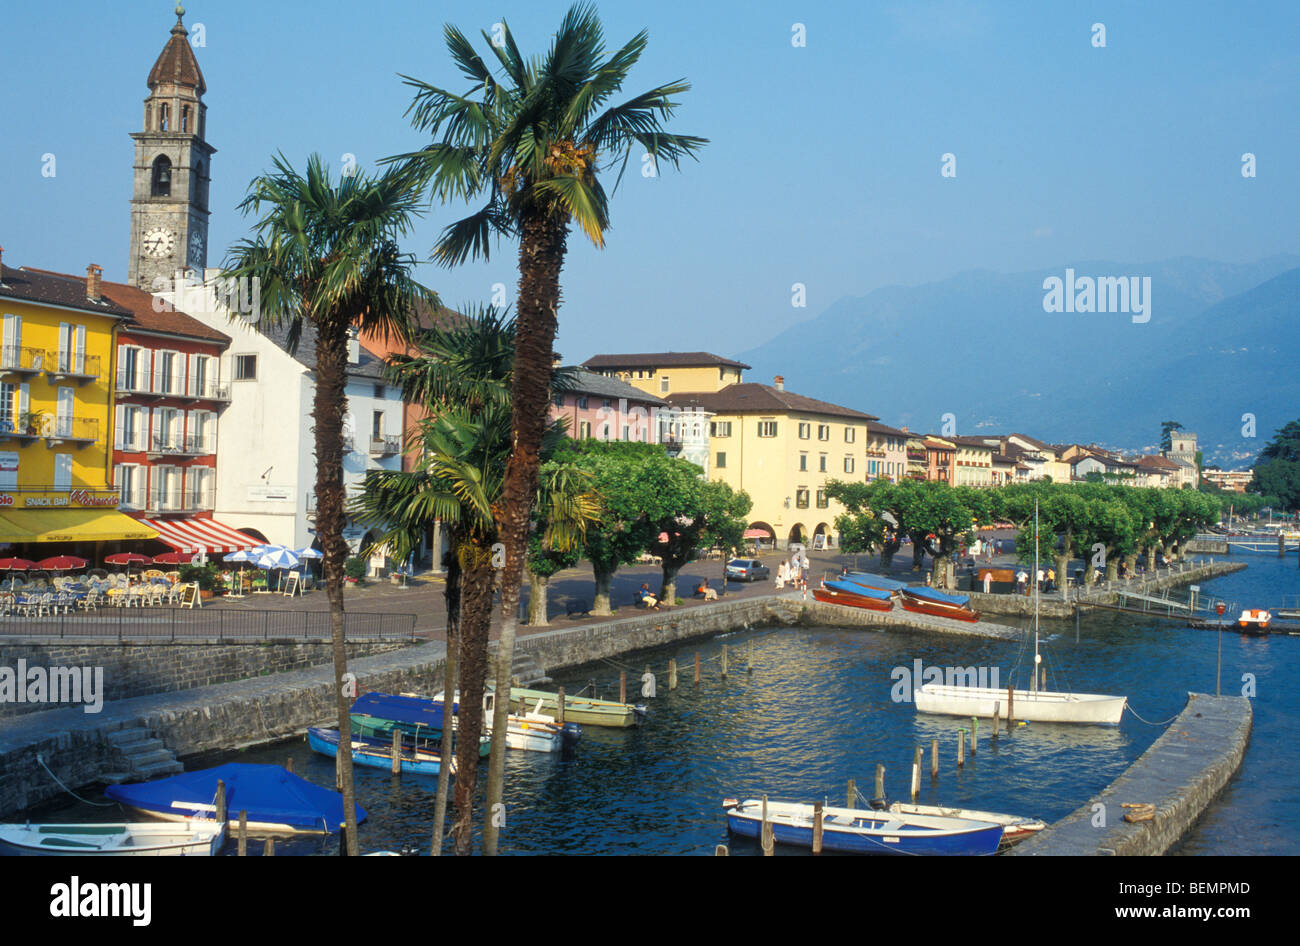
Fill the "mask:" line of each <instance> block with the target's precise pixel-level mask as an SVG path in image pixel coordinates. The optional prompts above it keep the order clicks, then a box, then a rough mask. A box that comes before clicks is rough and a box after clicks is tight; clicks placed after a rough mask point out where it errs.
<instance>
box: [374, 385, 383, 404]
mask: <svg viewBox="0 0 1300 946" xmlns="http://www.w3.org/2000/svg"><path fill="white" fill-rule="evenodd" d="M375 397H376V398H377V399H379V400H381V401H382V400H383V399H384V386H383V385H382V384H376V385H375Z"/></svg>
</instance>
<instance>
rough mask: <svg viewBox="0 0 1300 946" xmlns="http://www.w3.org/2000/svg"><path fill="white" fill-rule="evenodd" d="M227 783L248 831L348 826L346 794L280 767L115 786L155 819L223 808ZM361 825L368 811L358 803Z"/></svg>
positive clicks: (324, 830)
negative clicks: (220, 795) (221, 793)
mask: <svg viewBox="0 0 1300 946" xmlns="http://www.w3.org/2000/svg"><path fill="white" fill-rule="evenodd" d="M218 782H222V783H224V784H225V789H226V812H227V814H228V815H230V814H233V815H234V816H235V817H236V818H238V817H239V812H241V811H245V812H247V813H248V830H249V831H251V832H255V833H257V834H331V833H333V832H335V831H337V830H338V829H339V828H340V827H341V826H342V824H343V820H344V819H343V796H342V795H340V794H339V793H338V792H332V791H330V790H329V789H326V788H321V787H320V786H319V785H314V784H312V783H311V782H309V781H307V780H306V779H305V778H299V777H298V776H297V775H294V774H293V773H292V772H290V771H289V770H288V769H286V768H284V767H283V766H279V765H254V764H249V763H239V762H229V763H227V764H225V765H218V766H216V767H215V768H211V769H202V770H200V771H197V772H182V773H181V774H180V775H172V776H170V777H168V778H161V779H156V780H155V781H152V782H136V783H133V784H130V785H110V786H108V788H106V789H105V790H104V794H105V795H107V796H108V797H109V798H111V799H112V800H113V801H115V802H119V803H121V804H123V805H126V806H127V807H128V808H132V809H134V810H136V811H139V812H141V813H143V814H145V815H147V816H148V817H150V818H157V819H159V820H162V821H189V820H192V819H194V818H195V816H196V815H206V816H208V817H212V816H214V815H215V813H216V811H217V804H216V801H217V783H218ZM356 814H357V823H358V824H360V823H361V822H363V821H365V820H366V810H365V809H364V808H362V807H361V806H360V805H357V806H356Z"/></svg>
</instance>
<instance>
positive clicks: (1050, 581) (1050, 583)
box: [1047, 568, 1056, 591]
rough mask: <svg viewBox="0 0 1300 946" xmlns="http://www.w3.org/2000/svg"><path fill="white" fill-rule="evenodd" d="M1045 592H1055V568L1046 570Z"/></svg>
mask: <svg viewBox="0 0 1300 946" xmlns="http://www.w3.org/2000/svg"><path fill="white" fill-rule="evenodd" d="M1047 590H1048V591H1055V590H1056V569H1055V568H1048V569H1047Z"/></svg>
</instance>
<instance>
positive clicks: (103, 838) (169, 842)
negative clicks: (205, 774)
mask: <svg viewBox="0 0 1300 946" xmlns="http://www.w3.org/2000/svg"><path fill="white" fill-rule="evenodd" d="M225 840H226V823H225V822H224V821H209V820H206V819H200V818H192V819H189V820H188V821H183V822H177V823H152V824H151V823H147V822H146V823H138V824H137V823H130V822H128V823H122V824H5V825H0V846H3V847H5V848H7V849H8V850H9V851H10V852H12V853H17V854H36V855H43V856H50V855H53V856H61V857H68V856H73V857H83V856H86V855H110V856H117V857H168V856H171V857H214V856H216V853H217V851H219V850H220V849H221V845H222V844H223V843H224V842H225Z"/></svg>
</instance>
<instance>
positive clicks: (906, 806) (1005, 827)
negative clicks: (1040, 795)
mask: <svg viewBox="0 0 1300 946" xmlns="http://www.w3.org/2000/svg"><path fill="white" fill-rule="evenodd" d="M889 810H890V811H892V812H894V813H895V814H900V815H930V816H933V817H938V818H960V819H961V820H963V821H986V822H989V823H990V824H1000V825H1002V846H1003V847H1009V846H1010V845H1012V844H1017V843H1019V842H1020V841H1023V840H1024V839H1025V838H1027V837H1029V836H1030V835H1032V834H1034V833H1036V832H1038V831H1042V830H1043V829H1044V828H1046V827H1047V822H1045V821H1041V820H1039V819H1038V818H1022V817H1020V816H1019V815H1004V814H1000V813H999V812H996V811H976V810H974V809H970V808H946V807H944V806H942V805H913V804H910V803H908V802H902V801H896V802H894V803H893V804H892V805H890V806H889Z"/></svg>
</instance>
